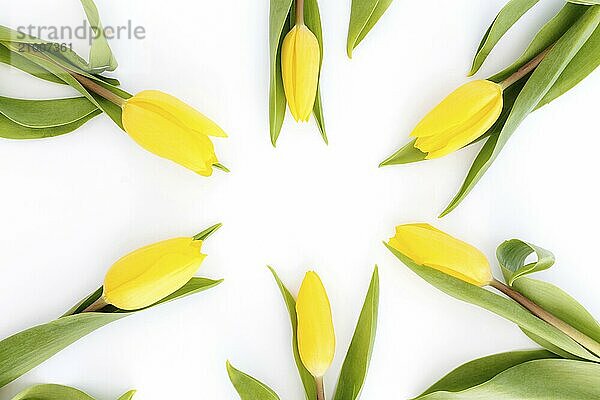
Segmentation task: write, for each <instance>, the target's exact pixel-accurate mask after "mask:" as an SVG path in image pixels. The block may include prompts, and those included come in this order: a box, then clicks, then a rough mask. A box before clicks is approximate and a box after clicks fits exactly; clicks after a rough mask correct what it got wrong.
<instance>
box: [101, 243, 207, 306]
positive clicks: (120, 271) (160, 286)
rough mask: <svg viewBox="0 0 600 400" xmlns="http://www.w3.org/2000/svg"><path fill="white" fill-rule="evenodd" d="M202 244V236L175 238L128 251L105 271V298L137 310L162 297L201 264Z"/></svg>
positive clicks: (110, 301)
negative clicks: (199, 238)
mask: <svg viewBox="0 0 600 400" xmlns="http://www.w3.org/2000/svg"><path fill="white" fill-rule="evenodd" d="M201 248H202V241H201V240H194V239H193V238H177V239H170V240H165V241H162V242H159V243H155V244H151V245H149V246H146V247H143V248H141V249H139V250H136V251H133V252H131V253H129V254H128V255H126V256H124V257H123V258H121V259H120V260H119V261H117V262H116V263H115V264H114V265H113V266H112V267H111V268H110V269H109V271H108V273H107V274H106V278H105V279H104V293H103V295H102V297H103V300H104V302H105V303H108V304H112V305H114V306H116V307H118V308H120V309H122V310H138V309H140V308H144V307H148V306H151V305H152V304H154V303H156V302H158V301H160V300H162V299H164V298H165V297H167V296H169V295H170V294H172V293H173V292H175V291H176V290H178V289H180V288H181V287H182V286H183V285H185V284H186V283H187V282H188V281H189V280H190V279H192V277H193V276H194V274H195V273H196V271H197V270H198V268H200V264H201V263H202V261H203V260H204V258H205V257H206V255H204V254H202V253H200V250H201Z"/></svg>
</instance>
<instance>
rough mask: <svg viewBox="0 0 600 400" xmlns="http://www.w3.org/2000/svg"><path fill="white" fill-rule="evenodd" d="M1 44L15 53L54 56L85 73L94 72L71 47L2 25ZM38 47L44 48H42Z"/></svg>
mask: <svg viewBox="0 0 600 400" xmlns="http://www.w3.org/2000/svg"><path fill="white" fill-rule="evenodd" d="M0 42H1V43H2V44H4V46H6V47H8V48H12V49H13V51H14V52H17V53H20V54H23V53H27V52H29V53H32V52H35V53H37V54H39V55H41V54H43V55H46V56H54V57H57V58H60V59H61V60H64V61H65V62H67V63H69V64H70V65H73V66H76V67H77V68H79V69H81V70H83V71H86V72H94V70H93V69H92V68H90V66H89V64H88V62H87V61H86V60H84V59H83V58H82V57H80V56H79V55H78V54H77V53H75V52H74V51H73V50H71V48H70V47H64V46H61V44H60V43H54V42H49V41H46V40H42V39H39V38H36V37H33V36H29V35H26V34H24V33H22V32H18V31H15V30H13V29H10V28H8V27H6V26H2V25H0ZM25 44H26V45H28V46H26V45H25ZM36 45H44V46H43V47H41V46H36Z"/></svg>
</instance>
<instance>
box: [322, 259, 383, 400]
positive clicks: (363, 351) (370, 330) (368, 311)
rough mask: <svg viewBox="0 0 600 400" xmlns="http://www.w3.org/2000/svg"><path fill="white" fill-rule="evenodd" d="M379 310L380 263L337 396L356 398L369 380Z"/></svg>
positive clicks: (340, 399)
mask: <svg viewBox="0 0 600 400" xmlns="http://www.w3.org/2000/svg"><path fill="white" fill-rule="evenodd" d="M378 311H379V272H378V269H377V267H375V271H374V272H373V277H372V278H371V284H370V285H369V290H368V292H367V296H366V298H365V302H364V305H363V308H362V311H361V312H360V316H359V318H358V323H357V324H356V329H355V330H354V336H353V337H352V341H351V342H350V347H349V349H348V353H347V354H346V358H345V359H344V364H343V365H342V371H341V372H340V376H339V379H338V383H337V387H336V390H335V395H334V396H333V399H334V400H356V399H357V398H358V396H359V395H360V392H361V390H362V388H363V385H364V383H365V378H366V377H367V371H368V370H369V364H370V362H371V354H372V353H373V345H374V344H375V334H376V333H377V315H378Z"/></svg>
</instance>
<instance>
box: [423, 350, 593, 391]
mask: <svg viewBox="0 0 600 400" xmlns="http://www.w3.org/2000/svg"><path fill="white" fill-rule="evenodd" d="M598 398H600V365H599V364H595V363H591V362H584V361H574V360H553V359H546V360H533V361H529V362H526V363H523V364H519V365H517V366H515V367H512V368H510V369H508V370H506V371H504V372H501V373H500V374H498V375H496V376H495V377H493V378H492V379H490V380H489V381H487V382H485V383H482V384H480V385H477V386H474V387H472V388H469V389H465V390H463V391H460V392H454V393H449V392H444V391H441V392H435V393H431V394H428V395H425V396H422V397H419V398H418V399H422V400H483V399H494V400H515V399H519V400H542V399H543V400H583V399H590V400H591V399H598Z"/></svg>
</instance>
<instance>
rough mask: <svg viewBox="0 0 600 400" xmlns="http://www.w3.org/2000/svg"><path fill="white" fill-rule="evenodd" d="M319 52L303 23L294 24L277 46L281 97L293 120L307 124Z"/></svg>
mask: <svg viewBox="0 0 600 400" xmlns="http://www.w3.org/2000/svg"><path fill="white" fill-rule="evenodd" d="M320 63H321V50H320V48H319V41H318V40H317V37H316V36H315V35H314V33H312V32H311V31H310V29H308V28H307V27H306V25H304V24H298V25H295V26H294V27H293V28H292V29H291V30H290V31H289V32H288V34H287V35H286V37H285V38H284V39H283V44H282V46H281V74H282V76H283V88H284V90H285V97H286V99H287V103H288V105H289V106H290V111H291V113H292V115H293V116H294V119H295V120H296V121H308V119H309V118H310V114H311V112H312V109H313V105H314V104H315V98H316V96H317V85H318V83H319V69H320Z"/></svg>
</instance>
